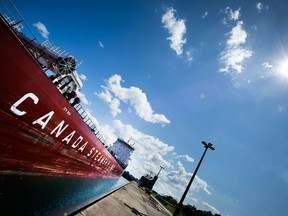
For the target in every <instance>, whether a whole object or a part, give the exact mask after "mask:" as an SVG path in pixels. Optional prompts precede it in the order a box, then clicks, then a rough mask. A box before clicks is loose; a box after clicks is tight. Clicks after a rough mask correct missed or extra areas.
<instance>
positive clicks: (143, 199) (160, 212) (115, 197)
mask: <svg viewBox="0 0 288 216" xmlns="http://www.w3.org/2000/svg"><path fill="white" fill-rule="evenodd" d="M90 215H91V216H93V215H95V216H96V215H97V216H108V215H109V216H129V215H131V216H135V215H141V216H145V215H147V216H164V215H167V216H169V215H171V214H170V213H169V212H168V211H167V210H166V209H165V208H164V207H163V206H162V205H161V204H160V203H158V202H157V201H156V200H155V199H153V198H152V197H150V196H149V195H147V194H146V193H145V191H143V190H142V189H141V188H139V187H138V184H137V183H136V182H130V183H129V184H127V185H126V186H124V187H122V188H120V189H119V190H117V191H115V192H114V193H112V194H110V195H109V196H107V197H105V198H103V199H102V200H100V201H98V202H96V203H95V204H93V205H91V206H89V207H87V208H86V209H84V210H82V211H80V212H79V213H77V214H76V216H90Z"/></svg>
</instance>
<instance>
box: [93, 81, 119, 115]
mask: <svg viewBox="0 0 288 216" xmlns="http://www.w3.org/2000/svg"><path fill="white" fill-rule="evenodd" d="M102 88H104V91H102V92H101V93H99V94H97V93H94V94H95V95H97V96H98V97H99V98H100V99H102V100H103V101H104V102H105V103H106V104H107V105H108V106H109V108H110V110H111V114H112V115H113V116H114V117H115V116H116V115H117V114H118V113H121V112H122V111H121V109H120V108H119V106H120V101H119V100H118V99H117V98H114V97H113V96H112V94H111V93H110V91H109V90H108V88H107V87H105V86H102Z"/></svg>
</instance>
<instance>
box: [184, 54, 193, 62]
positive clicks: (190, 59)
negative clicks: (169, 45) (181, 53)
mask: <svg viewBox="0 0 288 216" xmlns="http://www.w3.org/2000/svg"><path fill="white" fill-rule="evenodd" d="M185 54H186V57H187V60H188V62H189V63H191V62H192V61H193V56H192V54H191V52H190V51H186V52H185Z"/></svg>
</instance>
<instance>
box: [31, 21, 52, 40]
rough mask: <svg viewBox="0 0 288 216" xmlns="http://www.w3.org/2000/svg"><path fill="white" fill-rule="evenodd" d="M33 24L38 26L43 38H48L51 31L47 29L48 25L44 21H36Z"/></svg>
mask: <svg viewBox="0 0 288 216" xmlns="http://www.w3.org/2000/svg"><path fill="white" fill-rule="evenodd" d="M33 26H35V27H36V28H37V30H38V32H39V33H40V34H41V36H42V37H43V38H45V39H48V35H49V31H48V30H47V28H46V26H45V25H44V24H43V23H41V22H37V23H34V24H33Z"/></svg>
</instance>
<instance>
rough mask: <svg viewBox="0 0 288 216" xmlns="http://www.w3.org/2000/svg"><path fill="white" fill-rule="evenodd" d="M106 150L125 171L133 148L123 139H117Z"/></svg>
mask: <svg viewBox="0 0 288 216" xmlns="http://www.w3.org/2000/svg"><path fill="white" fill-rule="evenodd" d="M108 150H109V152H110V153H111V154H112V155H113V156H114V157H115V158H116V160H117V161H118V162H119V164H120V165H121V166H122V168H123V169H125V168H126V167H127V166H128V162H129V160H130V156H131V155H132V153H133V151H134V150H135V148H133V147H132V146H131V145H130V144H129V143H128V142H125V141H124V140H123V139H120V138H118V139H117V140H116V141H115V142H114V143H113V145H112V146H110V147H109V148H108Z"/></svg>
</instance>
